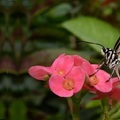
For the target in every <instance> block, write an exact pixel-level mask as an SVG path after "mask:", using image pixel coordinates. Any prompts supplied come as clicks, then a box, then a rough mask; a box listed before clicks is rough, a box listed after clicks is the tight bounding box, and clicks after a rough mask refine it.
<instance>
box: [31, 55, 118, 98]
mask: <svg viewBox="0 0 120 120" xmlns="http://www.w3.org/2000/svg"><path fill="white" fill-rule="evenodd" d="M97 68H98V65H92V64H90V63H89V62H88V61H87V60H85V59H84V58H82V57H80V56H78V55H65V54H61V55H60V56H58V58H57V59H56V60H55V61H54V62H53V64H52V65H51V66H50V67H44V66H32V67H31V68H30V69H29V74H30V75H31V76H32V77H33V78H35V79H38V80H43V81H46V80H47V81H48V85H49V88H50V89H51V91H52V92H53V93H55V94H56V95H58V96H60V97H71V96H73V95H74V94H75V93H78V92H79V91H80V90H81V89H82V88H84V89H87V90H90V91H94V92H96V93H104V94H106V93H107V94H108V93H109V92H110V91H112V89H113V81H114V79H117V78H111V79H110V80H109V81H108V82H106V81H107V80H108V79H109V78H110V75H109V74H108V73H107V72H105V71H103V70H99V71H98V72H97V73H96V74H93V73H95V72H96V70H97ZM92 74H93V75H92ZM91 75H92V76H91ZM117 81H118V80H117ZM114 90H116V89H114ZM119 91H120V90H119ZM99 95H100V94H98V96H99Z"/></svg>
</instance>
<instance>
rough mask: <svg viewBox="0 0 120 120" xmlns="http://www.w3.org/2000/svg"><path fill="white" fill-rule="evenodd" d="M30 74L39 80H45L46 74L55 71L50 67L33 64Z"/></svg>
mask: <svg viewBox="0 0 120 120" xmlns="http://www.w3.org/2000/svg"><path fill="white" fill-rule="evenodd" d="M28 72H29V74H30V75H31V76H32V77H33V78H35V79H38V80H44V77H45V76H46V75H50V74H52V73H53V72H54V71H53V70H52V69H51V68H50V67H43V66H32V67H30V68H29V71H28Z"/></svg>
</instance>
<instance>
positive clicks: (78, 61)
mask: <svg viewBox="0 0 120 120" xmlns="http://www.w3.org/2000/svg"><path fill="white" fill-rule="evenodd" d="M73 58H74V66H81V67H82V68H83V70H84V72H85V73H86V76H89V75H91V74H93V71H94V68H93V67H92V65H91V64H90V63H89V62H88V61H87V60H86V59H84V58H82V57H80V56H78V55H73Z"/></svg>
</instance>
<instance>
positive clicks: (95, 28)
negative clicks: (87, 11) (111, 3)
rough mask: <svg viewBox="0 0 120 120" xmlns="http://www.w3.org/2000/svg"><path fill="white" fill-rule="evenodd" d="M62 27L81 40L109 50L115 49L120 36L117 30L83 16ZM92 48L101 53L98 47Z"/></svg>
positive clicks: (97, 20)
mask: <svg viewBox="0 0 120 120" xmlns="http://www.w3.org/2000/svg"><path fill="white" fill-rule="evenodd" d="M62 26H63V27H64V28H66V29H67V30H69V31H70V32H72V33H73V34H74V35H76V36H77V37H78V38H79V39H80V40H84V41H89V42H93V43H100V44H102V45H104V46H105V47H108V48H113V46H114V44H115V42H116V40H117V39H118V37H119V35H120V32H119V31H118V30H117V29H116V28H114V27H112V26H111V25H110V24H108V23H105V22H104V21H102V20H99V19H97V18H94V17H86V16H84V17H83V16H82V17H78V18H74V19H72V20H69V21H66V22H64V23H63V24H62ZM90 45H91V44H90ZM91 46H93V47H94V48H95V49H96V50H97V51H100V49H99V47H98V46H96V45H91Z"/></svg>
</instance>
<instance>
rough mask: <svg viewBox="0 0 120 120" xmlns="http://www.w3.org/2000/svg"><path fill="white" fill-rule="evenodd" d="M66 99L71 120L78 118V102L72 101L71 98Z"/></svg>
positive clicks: (77, 119)
mask: <svg viewBox="0 0 120 120" xmlns="http://www.w3.org/2000/svg"><path fill="white" fill-rule="evenodd" d="M67 101H68V105H69V107H70V112H71V115H72V120H80V114H79V103H78V102H74V101H73V100H72V99H71V98H67Z"/></svg>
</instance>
